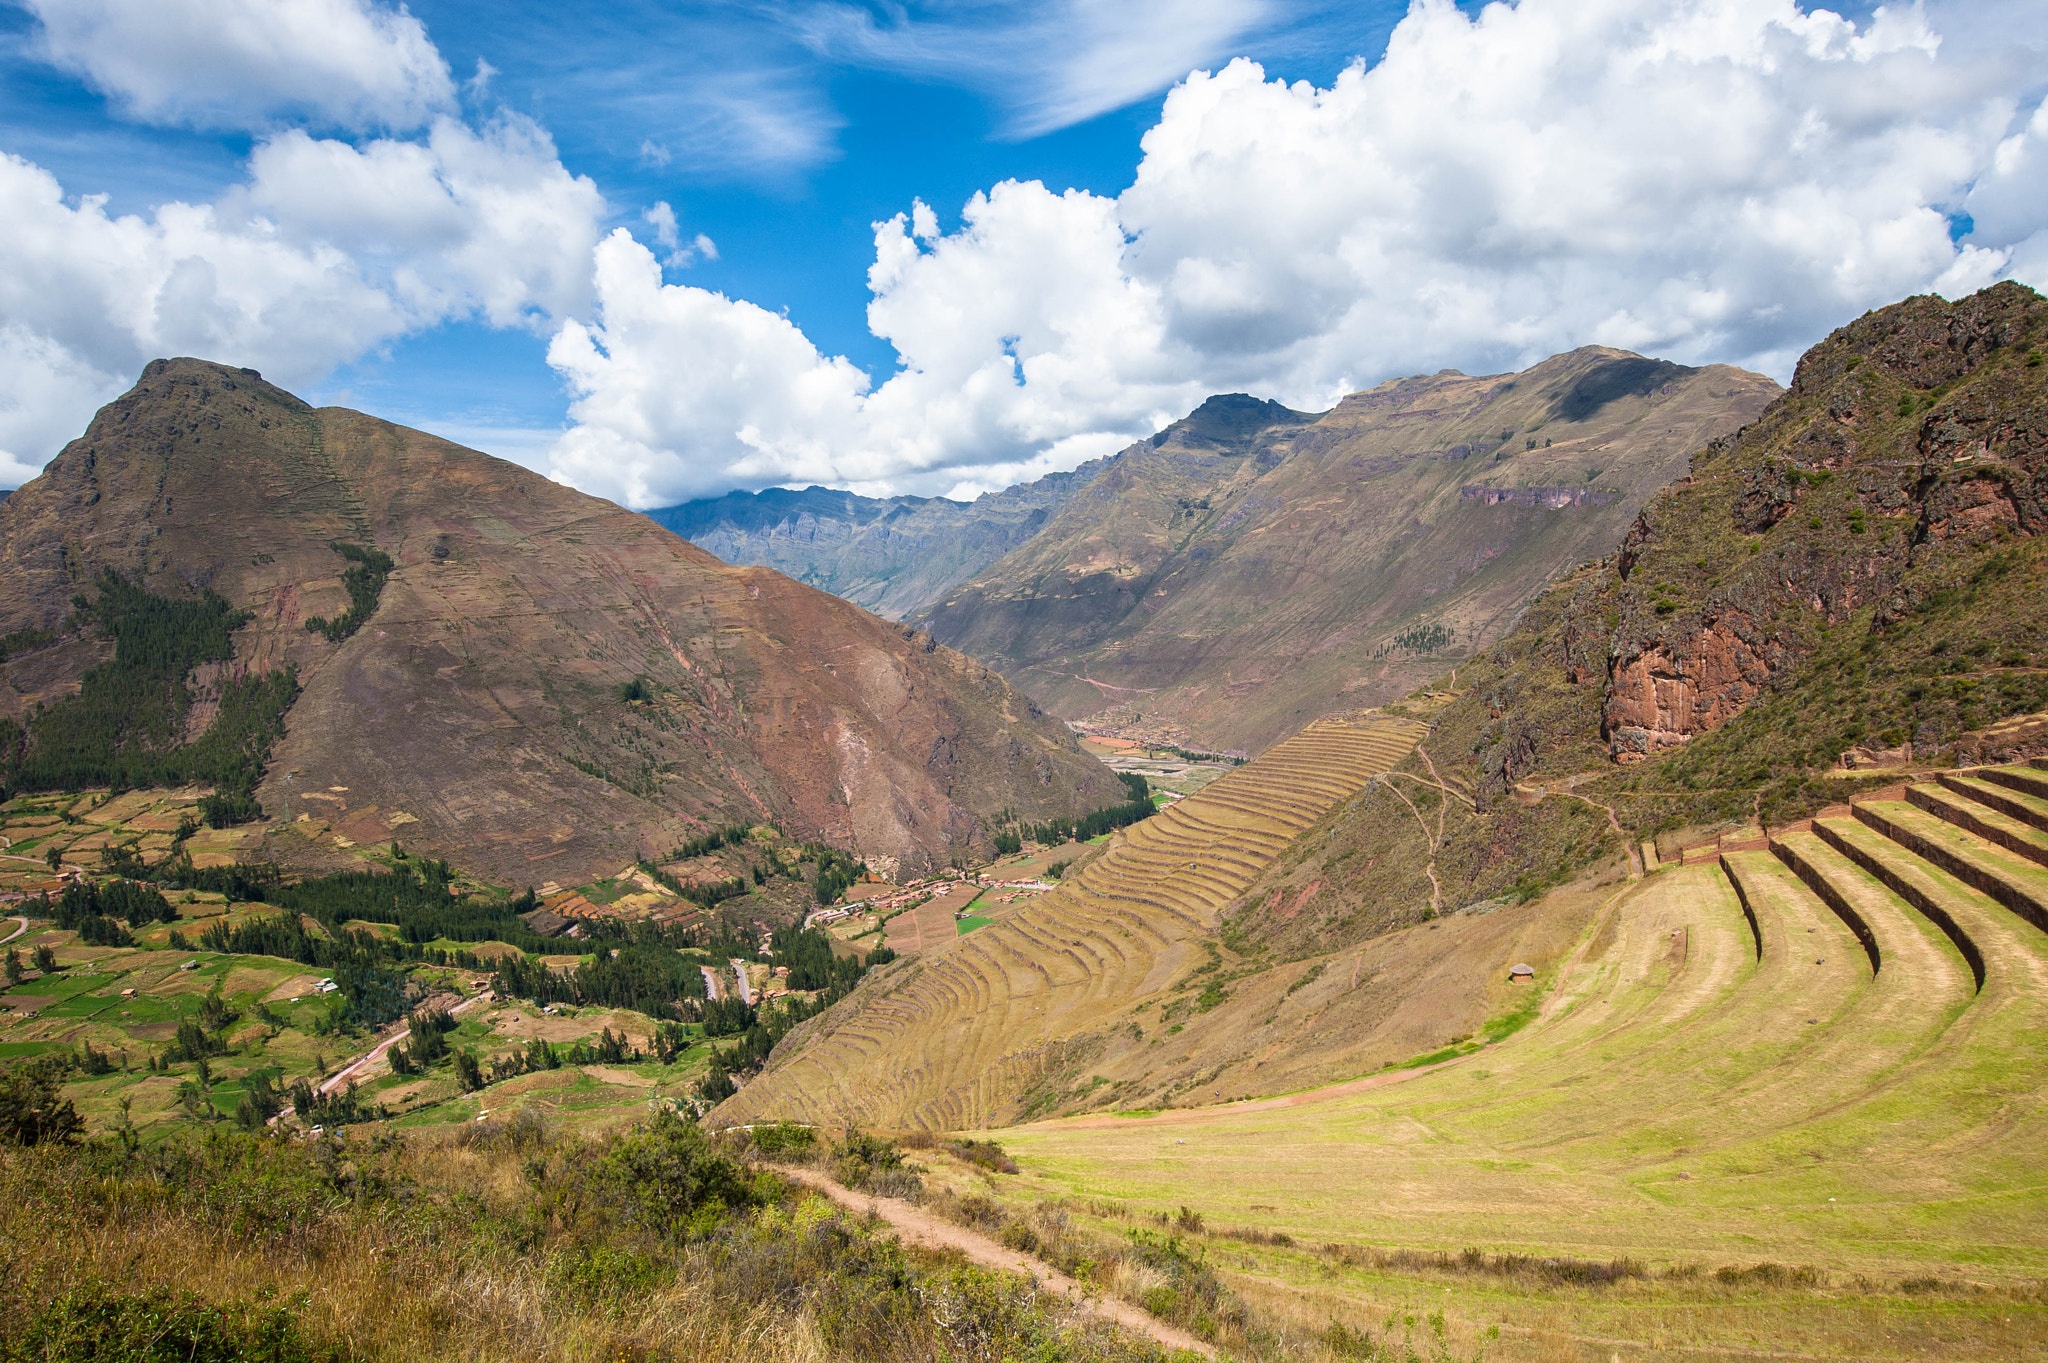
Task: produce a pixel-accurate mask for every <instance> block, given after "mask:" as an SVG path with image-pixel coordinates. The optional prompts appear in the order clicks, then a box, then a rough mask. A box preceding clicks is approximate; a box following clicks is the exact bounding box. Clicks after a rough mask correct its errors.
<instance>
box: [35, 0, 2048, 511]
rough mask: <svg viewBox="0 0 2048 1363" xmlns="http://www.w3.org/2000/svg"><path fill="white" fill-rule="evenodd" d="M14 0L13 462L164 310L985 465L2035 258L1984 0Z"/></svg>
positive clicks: (238, 341) (295, 347)
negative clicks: (915, 0) (1810, 1)
mask: <svg viewBox="0 0 2048 1363" xmlns="http://www.w3.org/2000/svg"><path fill="white" fill-rule="evenodd" d="M18 6H19V7H5V8H0V61H4V63H5V76H6V79H5V80H4V81H0V152H4V153H6V154H8V155H9V156H10V157H12V158H15V159H16V164H12V165H10V166H8V167H6V168H5V169H6V170H7V171H8V172H9V174H10V175H11V176H12V183H11V184H9V185H0V249H5V248H6V247H7V246H8V245H9V244H10V235H9V234H10V232H12V233H13V234H14V235H13V237H12V239H11V244H12V245H13V246H14V247H15V248H16V254H18V255H19V256H20V257H21V259H20V261H19V262H18V267H19V268H18V271H17V273H19V274H22V275H24V276H27V277H30V278H31V279H33V278H34V277H36V276H39V275H41V276H47V278H48V279H50V280H53V281H57V282H56V283H55V284H54V285H52V286H51V287H50V288H48V289H44V290H40V291H34V290H30V289H23V290H22V291H21V292H20V293H19V294H18V295H9V294H8V293H6V292H5V291H4V290H0V362H11V363H12V365H13V369H14V371H15V372H16V373H17V374H18V375H22V376H25V377H19V378H17V379H16V380H15V385H14V391H12V392H9V391H6V390H5V387H4V385H0V481H11V479H8V478H6V476H5V475H6V472H7V470H8V469H12V470H14V471H15V472H14V477H15V478H18V477H22V476H26V475H27V474H28V473H30V472H32V471H33V469H34V468H35V467H36V466H37V465H39V464H40V463H41V462H42V461H43V460H45V459H47V458H48V457H49V456H50V455H51V454H53V453H54V451H55V446H56V445H57V444H59V443H61V440H62V439H63V438H64V436H65V434H66V433H75V432H76V430H77V429H78V428H79V426H80V425H81V424H82V422H81V419H80V418H81V416H82V414H83V413H84V412H89V410H90V404H92V403H96V402H98V401H104V400H105V398H106V397H107V396H109V395H110V392H112V391H118V390H119V387H122V386H125V384H126V383H127V382H130V381H132V377H133V369H134V367H135V365H136V364H137V363H138V362H139V359H142V358H147V357H148V356H149V355H151V354H153V353H156V352H158V351H160V350H162V349H165V348H178V347H186V348H191V349H200V350H204V351H205V352H206V353H208V354H209V355H210V356H211V357H213V358H219V359H223V360H231V361H234V362H237V363H259V364H260V366H261V367H264V368H265V369H266V372H271V373H273V374H275V375H276V376H278V377H279V378H280V379H281V380H282V381H285V382H288V383H290V384H291V385H292V386H294V387H295V388H296V389H297V391H300V392H301V393H303V394H304V395H306V396H308V397H309V398H311V399H313V400H315V401H331V402H340V403H345V404H347V405H351V406H357V407H361V408H364V409H366V410H369V411H372V412H375V413H377V414H379V415H384V416H388V417H391V418H393V419H396V420H402V421H406V422H409V423H412V424H418V425H423V426H426V427H428V428H430V429H435V430H439V431H442V432H444V433H447V434H450V435H452V436H455V437H456V438H460V439H465V440H467V441H469V442H470V443H475V444H478V445H479V446H480V447H483V448H486V449H491V450H493V452H497V453H503V454H505V455H507V456H508V457H513V458H518V459H521V460H522V461H524V462H527V463H530V464H532V465H534V466H535V467H540V468H544V469H547V470H549V471H551V472H552V473H554V474H555V476H557V477H561V478H564V479H565V480H567V481H571V482H575V483H578V484H579V485H582V486H586V487H588V488H590V489H591V490H593V491H598V492H601V493H603V494H605V495H610V496H614V497H618V498H620V499H621V500H625V501H628V502H631V503H633V504H636V505H646V504H652V503H656V502H661V501H667V500H674V499H677V498H680V497H682V496H687V495H697V494H706V493H714V492H718V491H722V490H724V489H726V488H729V487H733V486H762V485H767V484H770V483H777V482H788V483H803V482H807V481H814V480H815V481H824V482H831V483H835V484H838V485H844V486H854V487H858V488H861V489H862V490H865V491H889V490H897V489H900V490H914V491H920V492H954V493H955V494H956V495H971V494H972V492H973V491H974V490H976V489H977V488H981V487H990V486H1000V485H1001V484H1002V483H1004V482H1006V481H1009V480H1011V479H1014V478H1020V477H1029V476H1036V475H1037V474H1040V473H1043V472H1045V471H1048V470H1050V469H1052V468H1056V467H1064V466H1071V465H1072V464H1073V463H1075V462H1078V461H1079V460H1080V459H1082V458H1086V457H1089V456H1091V455H1093V454H1097V453H1102V452H1105V451H1106V450H1108V449H1113V448H1115V447H1117V446H1118V445H1120V444H1121V443H1123V442H1125V441H1127V440H1129V439H1131V438H1135V437H1136V436H1139V435H1142V434H1144V433H1146V432H1148V431H1149V430H1151V429H1154V428H1156V427H1157V426H1158V425H1159V424H1162V423H1163V422H1164V421H1166V420H1170V419H1172V418H1173V417H1175V416H1177V415H1179V414H1180V413H1182V412H1184V411H1185V410H1186V409H1187V408H1188V407H1191V406H1192V405H1193V404H1194V403H1195V402H1197V401H1199V400H1200V398H1201V396H1203V395H1204V394H1205V393H1206V392H1209V391H1216V390H1218V389H1223V388H1234V387H1243V388H1246V389H1248V390H1251V391H1255V392H1259V393H1260V394H1261V395H1263V396H1273V397H1278V398H1280V399H1281V400H1283V401H1288V402H1291V403H1294V404H1295V405H1302V406H1307V405H1317V404H1324V403H1327V402H1330V401H1334V399H1335V397H1336V396H1338V395H1340V394H1341V393H1342V392H1343V391H1347V390H1348V389H1350V388H1352V387H1354V386H1364V385H1368V384H1370V383H1372V382H1377V381H1379V380H1380V379H1383V378H1386V377H1390V376H1394V375H1398V374H1401V373H1407V372H1417V371H1425V370H1432V369H1435V368H1439V367H1443V366H1444V365H1445V364H1454V365H1456V366H1458V367H1463V368H1468V369H1485V368H1508V367H1517V366H1519V365H1521V364H1526V363H1529V362H1532V361H1534V360H1536V359H1540V358H1541V357H1542V356H1543V355H1544V354H1548V353H1551V352H1552V351H1554V350H1557V349H1564V348H1568V347H1569V346H1571V345H1575V344H1584V343H1587V342H1598V343H1605V344H1616V345H1621V346H1624V347H1627V348H1633V349H1643V350H1647V351H1651V352H1654V353H1658V354H1663V355H1667V356H1669V357H1671V358H1675V359H1680V360H1683V361H1687V362H1692V363H1699V362H1705V361H1726V362H1731V363H1739V364H1746V365H1748V366H1750V367H1754V368H1760V369H1764V370H1766V371H1767V372H1773V373H1776V374H1778V375H1779V376H1780V377H1783V376H1784V375H1785V374H1786V372H1787V371H1788V370H1789V364H1790V361H1791V359H1792V358H1793V357H1795V356H1796V354H1797V353H1798V351H1799V350H1800V349H1802V348H1803V347H1804V346H1806V345H1808V344H1811V342H1812V341H1813V340H1815V339H1818V336H1819V335H1820V334H1823V333H1824V332H1825V330H1826V329H1827V328H1828V327H1829V326H1831V325H1834V324H1837V323H1838V322H1839V321H1841V320H1845V319H1846V318H1847V317H1849V316H1853V315H1855V313H1856V312H1860V311H1861V310H1862V309H1863V308H1864V307H1867V306H1871V305H1874V304H1877V303H1881V302H1885V301H1890V300H1891V299H1892V298H1894V297H1897V296H1900V295H1901V294H1902V293H1904V292H1909V291H1915V290H1918V289H1923V288H1930V287H1933V288H1940V289H1943V290H1945V291H1950V292H1954V291H1957V290H1960V289H1965V288H1968V287H1977V286H1981V285H1982V284H1984V283H1987V282H1990V281H1991V280H1992V279H1995V278H2000V277H2019V278H2029V279H2031V278H2035V277H2036V274H2037V273H2039V272H2044V269H2048V267H2044V266H2042V265H2039V264H2037V262H2048V236H2043V235H2042V234H2041V232H2040V230H2039V229H2040V228H2041V227H2042V226H2043V222H2042V219H2043V218H2044V217H2048V207H2044V206H2043V205H2042V204H2041V203H2040V202H2039V199H2040V196H2039V195H2038V194H2034V193H2032V192H2031V191H2030V190H2029V189H2028V188H2027V184H2028V183H2030V182H2032V181H2033V180H2036V179H2038V176H2036V175H2034V174H2033V173H2032V172H2033V171H2034V170H2035V169H2038V168H2039V167H2040V166H2041V165H2042V164H2043V162H2042V161H2041V160H2040V158H2041V157H2042V156H2043V155H2044V154H2048V153H2044V152H2043V150H2042V145H2043V144H2044V143H2048V122H2044V121H2043V120H2042V118H2041V117H2040V116H2039V112H2038V111H2039V106H2040V97H2041V91H2042V87H2043V84H2044V79H2048V58H2044V55H2043V53H2044V49H2048V32H2044V24H2043V21H2042V18H2041V15H2040V14H2039V12H2038V7H2036V6H2033V5H2030V4H2021V3H2007V2H2006V0H1979V2H1978V3H1973V4H1968V5H1959V4H1951V5H1941V4H1935V5H1931V6H1927V7H1925V8H1920V7H1915V8H1913V9H1910V10H1899V9H1897V8H1896V7H1895V8H1894V9H1893V10H1892V11H1889V12H1888V14H1880V13H1878V12H1876V11H1874V10H1873V9H1872V8H1871V7H1869V6H1867V5H1858V6H1836V7H1835V9H1834V10H1833V11H1821V10H1817V9H1811V8H1804V9H1803V8H1801V7H1799V6H1797V5H1794V4H1792V3H1790V0H1614V3H1611V4H1608V5H1604V6H1600V7H1588V6H1583V5H1575V4H1572V3H1570V0H1521V3H1520V4H1518V5H1515V6H1505V5H1500V6H1494V7H1493V8H1492V9H1489V10H1482V9H1481V7H1480V6H1477V5H1472V4H1463V5H1453V4H1450V3H1449V2H1448V0H1434V2H1428V0H1426V2H1425V3H1420V4H1418V5H1417V7H1416V8H1415V10H1414V11H1413V12H1412V13H1411V11H1410V8H1409V6H1408V5H1407V4H1405V3H1400V4H1397V3H1386V0H1377V2H1376V3H1366V4H1288V3H1286V0H1183V2H1182V3H1179V4H1166V3H1157V2H1156V0H1155V2H1153V3H1147V0H1125V3H1121V4H1104V3H1100V2H1099V0H1046V3H1041V4H1035V5H1014V4H1006V3H1000V2H999V0H954V2H953V3H935V4H927V5H921V6H910V7H908V8H903V7H898V6H894V5H889V6H883V5H871V6H862V5H856V4H852V3H835V2H834V0H811V2H809V3H758V4H653V3H644V2H639V0H625V2H622V3H616V4H613V5H608V6H604V7H576V8H570V7H564V6H560V5H553V4H540V3H534V2H533V0H505V3H497V4H490V5H484V4H472V3H459V2H458V0H415V2H414V3H410V4H409V5H407V6H406V7H403V8H400V7H398V6H395V5H391V4H386V3H383V0H216V3H213V4H209V3H207V0H157V3H154V4H149V5H145V4H143V3H142V0H18ZM226 9H240V10H242V11H244V17H243V18H242V19H241V20H239V21H237V20H235V19H234V18H233V17H232V16H228V15H226V14H225V13H224V11H225V10H226ZM224 24H235V25H236V27H237V29H238V31H246V32H247V33H250V34H252V35H253V36H251V37H249V38H248V39H247V42H246V43H245V46H246V48H247V50H246V51H243V52H241V53H240V54H239V55H237V53H234V52H230V53H228V54H227V55H225V56H222V55H219V54H218V53H217V52H216V51H215V48H216V47H217V46H218V44H217V43H215V42H214V38H215V36H216V35H217V33H218V32H219V31H220V26H221V25H224ZM1396 35H1398V36H1396ZM1390 38H1392V39H1393V46H1392V48H1391V49H1390V46H1389V43H1390ZM186 44H190V45H191V46H189V47H188V46H185V45H186ZM194 53H196V54H200V55H199V56H197V57H194V56H192V55H189V54H194ZM1674 54H1675V55H1674ZM1240 58H1241V59H1248V60H1249V62H1250V63H1254V64H1255V65H1247V64H1246V63H1245V62H1243V61H1239V62H1237V63H1236V64H1234V65H1233V64H1232V63H1233V59H1240ZM1354 63H1360V64H1359V65H1357V66H1355V67H1354ZM1660 64H1662V65H1661V69H1660ZM1347 68H1351V69H1350V70H1349V73H1348V74H1346V73H1347ZM1204 72H1207V73H1213V74H1212V75H1203V74H1199V73H1204ZM1738 109H1739V110H1741V111H1742V114H1743V117H1739V118H1738V117H1730V114H1731V112H1733V111H1735V110H1738ZM1816 122H1818V123H1819V124H1820V125H1821V126H1823V127H1825V128H1827V129H1828V133H1827V136H1826V137H1825V138H1824V139H1822V140H1821V144H1819V145H1814V146H1810V147H1809V146H1805V145H1802V142H1803V141H1804V140H1811V139H1809V138H1808V137H1807V134H1804V133H1802V132H1800V131H1799V130H1800V129H1810V128H1812V127H1813V126H1814V125H1815V124H1816ZM2036 124H2039V125H2040V127H2039V129H2038V130H2037V129H2036V128H2035V125H2036ZM1148 133H1150V134H1151V135H1152V138H1153V141H1152V143H1150V144H1147V145H1148V146H1149V150H1148V149H1147V146H1141V140H1142V139H1145V138H1146V136H1147V134H1148ZM1675 149H1676V150H1675ZM1892 181H1897V182H1898V183H1899V184H1900V185H1901V186H1902V187H1903V188H1902V189H1901V192H1900V193H1898V194H1890V195H1886V194H1879V193H1874V192H1873V190H1872V188H1871V186H1872V184H1873V183H1890V182H1892ZM1011 182H1016V183H1014V184H1013V183H1011ZM1033 182H1037V185H1039V186H1042V189H1040V188H1038V187H1037V186H1034V185H1033ZM338 185H346V186H348V187H347V188H345V189H337V188H336V186H338ZM1020 186H1021V187H1020ZM1068 191H1076V192H1073V193H1069V192H1068ZM93 196H104V201H103V202H100V201H97V200H95V199H94V197H93ZM977 196H979V197H977ZM10 198H11V199H12V202H13V203H17V204H24V205H27V207H25V208H22V209H20V210H19V211H18V212H17V213H16V217H17V219H18V221H21V222H27V223H28V224H29V225H28V226H17V227H16V228H13V229H10V228H8V227H7V226H5V225H4V219H5V218H6V217H7V213H8V210H9V208H10ZM1579 199H1583V200H1585V201H1586V202H1585V203H1584V204H1583V205H1574V201H1575V200H1579ZM660 204H665V205H667V206H668V208H667V212H668V213H669V214H671V215H672V222H673V225H674V230H673V233H671V232H670V231H669V228H668V222H669V221H670V220H667V219H662V218H659V217H651V216H650V210H654V209H655V207H656V205H660ZM970 204H972V205H973V207H972V208H971V209H970ZM1759 205H1761V206H1762V209H1761V211H1760V210H1759ZM181 206H187V207H181ZM920 206H922V207H920ZM1561 206H1562V207H1561ZM914 208H916V209H917V211H915V212H914V211H913V210H914ZM963 210H970V215H971V219H972V220H971V221H970V220H969V219H967V218H963V216H962V213H963ZM898 215H902V225H901V226H900V227H891V226H889V224H890V223H891V222H892V220H893V219H896V218H897V217H898ZM1963 215H1967V218H1968V220H1969V221H1971V222H1973V223H1974V224H1975V225H1976V231H1975V232H1974V234H1972V235H1968V236H1966V237H1964V238H1963V239H1961V240H1952V239H1951V237H1952V235H1953V234H1951V233H1949V232H1948V231H1947V229H1946V227H1945V224H1946V223H1947V222H1949V221H1950V220H1951V219H1957V218H1959V217H1962V216H1963ZM1801 219H1805V220H1807V222H1808V223H1809V224H1810V230H1808V229H1803V228H1802V227H1801V226H1800V221H1801ZM876 224H883V225H884V228H883V230H882V231H881V232H879V233H878V232H877V230H876ZM621 229H623V232H624V233H626V234H629V236H630V240H628V239H625V238H621V237H616V236H610V235H608V234H612V233H616V232H618V231H620V230H621ZM699 234H701V235H702V237H703V238H705V239H708V241H709V242H710V243H711V247H710V249H704V248H703V247H701V246H695V247H693V245H692V243H693V242H695V241H696V239H697V238H698V237H699ZM52 243H56V244H54V245H53V244H52ZM39 252H40V253H43V254H38V253H39ZM885 264H886V267H887V268H886V269H885V268H884V265H885ZM871 269H872V270H875V271H877V272H878V273H877V275H876V276H875V277H873V278H871V275H870V271H871ZM96 276H98V277H103V280H104V281H112V282H96ZM878 281H879V282H878ZM124 289H128V290H131V291H132V292H131V293H123V292H122V290H124ZM195 291H196V292H195ZM136 294H146V295H147V298H143V299H141V300H140V302H138V299H137V297H136V296H135V295H136ZM194 300H197V301H194ZM871 304H872V305H874V308H875V312H874V313H872V314H871V312H870V305H871ZM0 367H5V365H4V364H0Z"/></svg>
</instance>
